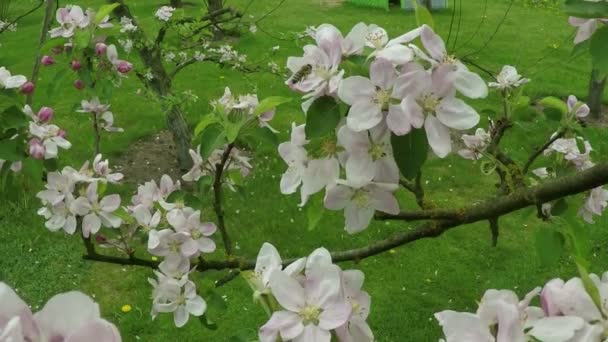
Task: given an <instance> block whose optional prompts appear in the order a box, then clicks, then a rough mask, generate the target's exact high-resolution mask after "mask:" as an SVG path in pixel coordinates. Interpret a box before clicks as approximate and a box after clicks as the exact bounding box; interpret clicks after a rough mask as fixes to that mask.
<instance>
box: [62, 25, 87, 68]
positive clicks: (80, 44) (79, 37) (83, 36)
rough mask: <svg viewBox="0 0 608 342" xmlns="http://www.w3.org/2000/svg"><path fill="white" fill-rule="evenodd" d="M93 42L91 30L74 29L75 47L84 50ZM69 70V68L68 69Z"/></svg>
mask: <svg viewBox="0 0 608 342" xmlns="http://www.w3.org/2000/svg"><path fill="white" fill-rule="evenodd" d="M90 42H91V31H89V30H76V31H74V47H76V48H77V49H79V50H82V49H84V48H86V47H87V46H89V43H90ZM66 70H67V69H66Z"/></svg>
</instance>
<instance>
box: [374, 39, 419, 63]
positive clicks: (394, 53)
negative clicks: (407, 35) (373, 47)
mask: <svg viewBox="0 0 608 342" xmlns="http://www.w3.org/2000/svg"><path fill="white" fill-rule="evenodd" d="M376 58H381V59H386V60H388V61H390V62H391V63H393V64H396V65H403V64H406V63H409V62H411V61H412V60H413V59H414V51H412V49H410V48H409V47H407V46H405V45H400V44H395V45H391V46H386V47H385V48H384V49H382V50H380V51H378V52H377V53H376Z"/></svg>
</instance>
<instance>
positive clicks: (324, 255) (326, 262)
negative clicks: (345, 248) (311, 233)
mask: <svg viewBox="0 0 608 342" xmlns="http://www.w3.org/2000/svg"><path fill="white" fill-rule="evenodd" d="M332 265H333V262H332V260H331V253H329V251H328V250H327V248H323V247H320V248H317V249H315V250H314V251H312V253H310V255H309V256H308V257H307V258H306V269H305V274H306V276H307V277H309V278H312V277H313V276H317V277H319V276H320V277H321V278H322V277H323V272H319V269H321V270H325V268H324V267H330V268H332V267H333V266H332ZM330 271H332V272H333V271H334V270H333V269H332V270H330Z"/></svg>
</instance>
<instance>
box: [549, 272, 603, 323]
mask: <svg viewBox="0 0 608 342" xmlns="http://www.w3.org/2000/svg"><path fill="white" fill-rule="evenodd" d="M554 300H555V303H556V305H557V307H559V309H560V311H561V312H562V314H563V315H564V316H578V317H581V318H583V319H585V320H586V321H594V320H599V319H601V314H600V312H599V310H598V309H597V307H596V306H595V304H594V303H593V300H592V299H591V297H590V296H589V294H588V293H587V291H586V290H585V287H584V286H583V282H582V281H581V279H580V278H573V279H570V280H568V281H567V282H566V283H565V284H564V286H563V287H562V289H561V291H557V293H555V295H554Z"/></svg>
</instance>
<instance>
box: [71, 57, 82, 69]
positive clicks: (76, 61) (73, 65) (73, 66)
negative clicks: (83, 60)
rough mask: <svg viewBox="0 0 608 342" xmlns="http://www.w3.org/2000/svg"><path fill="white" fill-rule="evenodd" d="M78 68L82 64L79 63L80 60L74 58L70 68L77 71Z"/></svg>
mask: <svg viewBox="0 0 608 342" xmlns="http://www.w3.org/2000/svg"><path fill="white" fill-rule="evenodd" d="M80 68H82V64H80V61H79V60H76V59H75V60H73V61H72V70H74V71H78V70H80Z"/></svg>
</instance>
